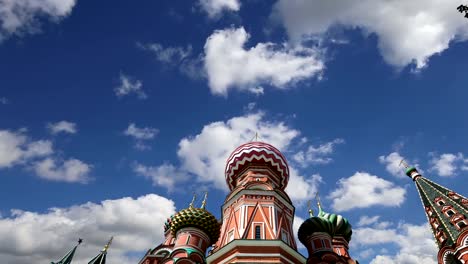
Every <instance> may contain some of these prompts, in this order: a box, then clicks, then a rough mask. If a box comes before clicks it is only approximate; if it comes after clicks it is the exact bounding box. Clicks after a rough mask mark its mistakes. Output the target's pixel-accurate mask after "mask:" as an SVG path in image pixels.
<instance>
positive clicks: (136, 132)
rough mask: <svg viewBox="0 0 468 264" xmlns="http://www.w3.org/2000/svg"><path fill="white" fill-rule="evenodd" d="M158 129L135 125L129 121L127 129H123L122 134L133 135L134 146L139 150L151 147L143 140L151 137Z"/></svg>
mask: <svg viewBox="0 0 468 264" xmlns="http://www.w3.org/2000/svg"><path fill="white" fill-rule="evenodd" d="M158 133H159V130H158V129H157V128H153V127H141V128H140V127H137V126H136V125H135V124H134V123H130V124H129V125H128V127H127V129H126V130H125V131H124V135H126V136H130V137H133V138H134V139H135V140H136V142H135V145H134V146H135V148H136V149H139V150H148V149H151V147H150V146H148V145H147V144H145V142H144V141H147V140H151V139H153V138H154V137H155V136H156V135H157V134H158Z"/></svg>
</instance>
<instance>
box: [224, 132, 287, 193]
mask: <svg viewBox="0 0 468 264" xmlns="http://www.w3.org/2000/svg"><path fill="white" fill-rule="evenodd" d="M251 165H267V166H268V167H269V168H270V169H271V170H272V171H274V172H276V173H277V174H278V176H279V177H280V179H281V181H280V186H279V188H280V189H282V190H284V188H286V186H287V184H288V180H289V167H288V163H287V162H286V158H285V157H284V156H283V154H281V152H280V151H279V150H278V149H277V148H275V147H273V146H272V145H270V144H268V143H265V142H258V141H255V142H249V143H246V144H243V145H240V146H239V147H238V148H236V149H235V150H234V151H233V152H232V153H231V155H230V156H229V158H228V159H227V162H226V169H225V175H226V182H227V184H228V186H229V188H230V189H231V190H233V189H234V188H235V187H236V186H235V184H236V177H237V176H238V173H239V172H242V171H243V170H244V169H245V168H246V167H247V166H251Z"/></svg>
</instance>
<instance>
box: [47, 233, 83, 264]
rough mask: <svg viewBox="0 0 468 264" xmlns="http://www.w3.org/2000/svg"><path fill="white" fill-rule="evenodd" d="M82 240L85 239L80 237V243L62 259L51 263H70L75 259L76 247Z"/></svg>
mask: <svg viewBox="0 0 468 264" xmlns="http://www.w3.org/2000/svg"><path fill="white" fill-rule="evenodd" d="M81 242H83V240H82V239H81V238H80V239H78V244H77V245H76V246H75V247H74V248H72V249H71V250H70V251H68V253H67V254H65V256H63V257H62V259H61V260H59V261H57V262H51V264H70V263H71V262H72V260H73V256H74V255H75V252H76V248H77V247H78V246H79V245H80V244H81Z"/></svg>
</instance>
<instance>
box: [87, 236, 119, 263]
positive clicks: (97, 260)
mask: <svg viewBox="0 0 468 264" xmlns="http://www.w3.org/2000/svg"><path fill="white" fill-rule="evenodd" d="M113 239H114V237H111V238H110V239H109V241H108V242H107V244H106V245H105V246H104V248H103V249H102V250H101V252H99V254H98V255H97V256H95V257H94V258H93V259H92V260H91V261H89V262H88V264H106V258H107V250H109V247H110V245H111V244H112V240H113Z"/></svg>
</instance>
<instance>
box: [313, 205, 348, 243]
mask: <svg viewBox="0 0 468 264" xmlns="http://www.w3.org/2000/svg"><path fill="white" fill-rule="evenodd" d="M318 216H319V217H321V218H324V219H327V220H328V222H330V223H332V224H333V225H334V226H335V236H342V237H343V238H344V239H345V240H346V241H348V242H349V241H350V240H351V235H352V233H353V230H352V227H351V224H350V223H349V221H348V219H346V218H344V217H343V216H341V215H337V214H330V213H326V212H324V211H322V210H320V211H319V214H318Z"/></svg>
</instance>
